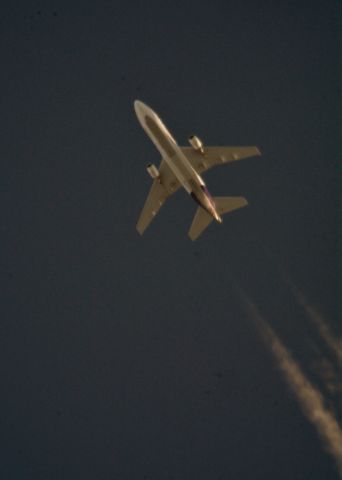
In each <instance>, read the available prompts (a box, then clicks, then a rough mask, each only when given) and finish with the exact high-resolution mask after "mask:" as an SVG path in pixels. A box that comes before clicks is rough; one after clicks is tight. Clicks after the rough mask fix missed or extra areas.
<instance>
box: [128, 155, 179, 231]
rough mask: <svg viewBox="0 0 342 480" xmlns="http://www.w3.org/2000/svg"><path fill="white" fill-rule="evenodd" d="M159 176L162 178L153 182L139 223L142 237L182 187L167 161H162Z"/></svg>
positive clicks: (138, 227)
mask: <svg viewBox="0 0 342 480" xmlns="http://www.w3.org/2000/svg"><path fill="white" fill-rule="evenodd" d="M159 174H160V178H159V179H154V180H153V184H152V187H151V189H150V191H149V194H148V196H147V199H146V201H145V205H144V208H143V209H142V212H141V214H140V217H139V220H138V223H137V230H138V232H139V233H140V235H142V234H143V233H144V231H145V230H146V228H147V227H148V226H149V224H150V223H151V222H152V220H153V219H154V217H155V216H156V215H157V213H158V212H159V209H160V208H161V206H162V205H163V204H164V202H165V200H166V199H167V198H168V197H169V196H170V195H171V194H172V193H174V192H175V191H177V190H178V188H179V187H180V183H179V181H178V180H177V178H176V177H175V175H174V174H173V173H172V171H171V169H170V167H169V166H168V165H167V163H166V162H165V160H162V161H161V164H160V167H159Z"/></svg>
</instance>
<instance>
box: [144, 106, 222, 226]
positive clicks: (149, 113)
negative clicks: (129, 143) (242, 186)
mask: <svg viewBox="0 0 342 480" xmlns="http://www.w3.org/2000/svg"><path fill="white" fill-rule="evenodd" d="M134 108H135V112H136V114H137V117H138V120H139V122H140V124H141V126H142V127H143V129H144V130H145V132H146V133H147V135H148V136H149V137H150V139H151V140H152V142H153V143H154V145H155V146H156V148H157V149H158V150H159V152H160V154H161V155H162V158H163V159H164V160H165V162H166V163H167V164H168V166H169V167H170V169H171V171H172V172H173V174H174V175H175V177H176V178H177V180H178V181H179V182H180V184H181V185H182V186H183V187H184V188H185V190H186V191H187V192H188V193H189V194H190V195H191V196H192V198H193V199H194V200H195V201H196V202H197V203H198V204H199V205H200V206H201V207H203V208H204V209H205V210H206V211H207V212H208V213H210V215H212V217H213V218H214V219H215V220H216V221H217V222H219V223H221V222H222V219H221V217H220V215H219V214H218V212H217V209H216V205H215V202H214V200H213V198H212V196H211V195H210V193H209V191H208V189H207V187H206V185H205V183H204V181H203V179H202V177H201V176H200V175H199V174H198V173H197V172H196V170H195V169H194V168H193V167H192V165H191V163H190V162H189V160H188V159H187V158H186V156H185V155H184V153H183V152H182V150H181V148H180V147H179V145H178V144H177V142H176V140H175V139H174V138H173V136H172V135H171V133H170V132H169V130H168V129H167V128H166V126H165V125H164V123H163V122H162V121H161V119H160V118H159V117H158V115H157V114H156V113H155V112H154V111H153V110H152V109H151V108H150V107H148V106H147V105H146V104H144V103H143V102H140V101H139V100H136V101H135V102H134Z"/></svg>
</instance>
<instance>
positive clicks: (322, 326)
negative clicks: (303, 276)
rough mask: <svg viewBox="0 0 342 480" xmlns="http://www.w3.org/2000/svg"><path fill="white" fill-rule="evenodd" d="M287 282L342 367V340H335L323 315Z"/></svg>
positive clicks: (291, 283)
mask: <svg viewBox="0 0 342 480" xmlns="http://www.w3.org/2000/svg"><path fill="white" fill-rule="evenodd" d="M287 282H288V283H289V285H290V287H291V289H292V291H293V293H294V295H295V297H296V299H297V301H298V303H299V304H300V305H301V306H302V307H303V308H304V310H305V311H306V313H307V314H308V317H309V319H310V320H311V322H312V323H313V324H314V325H315V326H316V328H317V330H318V332H319V334H320V335H321V337H322V338H323V340H324V341H325V343H326V344H327V346H328V347H329V348H330V350H331V352H332V353H333V354H334V356H335V357H336V359H337V360H338V362H339V363H340V364H341V365H342V342H341V340H340V339H336V338H335V336H334V334H333V332H332V331H331V328H330V326H329V325H328V323H327V322H326V320H325V319H324V317H323V315H321V314H320V313H319V312H318V311H317V310H316V308H315V307H313V306H312V305H310V303H309V302H308V300H307V299H306V298H305V296H304V295H303V293H302V292H301V291H300V290H299V289H298V288H297V287H296V286H295V285H294V284H293V282H291V281H290V280H287Z"/></svg>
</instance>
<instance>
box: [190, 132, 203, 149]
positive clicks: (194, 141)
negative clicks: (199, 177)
mask: <svg viewBox="0 0 342 480" xmlns="http://www.w3.org/2000/svg"><path fill="white" fill-rule="evenodd" d="M188 140H189V143H190V145H191V146H192V148H193V149H194V150H196V152H200V153H204V148H203V143H202V140H201V139H200V138H198V137H196V135H191V137H189V138H188Z"/></svg>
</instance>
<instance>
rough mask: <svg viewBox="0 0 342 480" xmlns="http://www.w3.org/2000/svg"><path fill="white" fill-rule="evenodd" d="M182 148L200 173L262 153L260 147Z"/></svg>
mask: <svg viewBox="0 0 342 480" xmlns="http://www.w3.org/2000/svg"><path fill="white" fill-rule="evenodd" d="M181 149H182V152H183V153H184V155H185V156H186V158H187V159H188V160H189V162H190V163H191V165H192V166H193V168H194V169H195V170H196V172H198V173H199V174H201V173H203V172H206V171H207V170H209V169H210V168H212V167H215V166H216V165H223V164H225V163H230V162H235V161H237V160H241V159H243V158H248V157H254V156H256V155H261V152H260V150H259V149H258V147H204V153H201V152H198V151H197V150H194V149H193V148H192V147H181Z"/></svg>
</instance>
